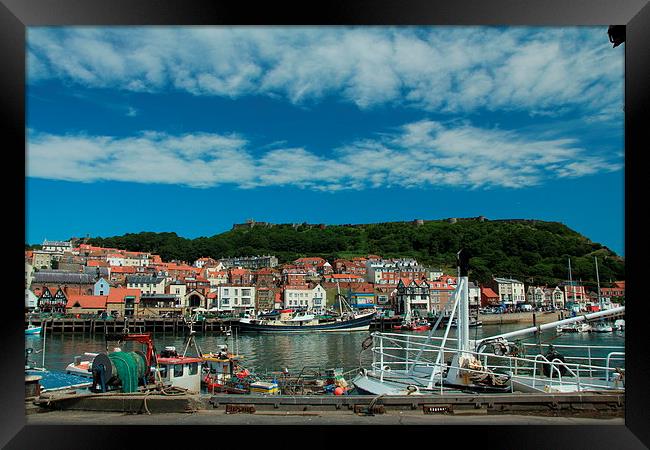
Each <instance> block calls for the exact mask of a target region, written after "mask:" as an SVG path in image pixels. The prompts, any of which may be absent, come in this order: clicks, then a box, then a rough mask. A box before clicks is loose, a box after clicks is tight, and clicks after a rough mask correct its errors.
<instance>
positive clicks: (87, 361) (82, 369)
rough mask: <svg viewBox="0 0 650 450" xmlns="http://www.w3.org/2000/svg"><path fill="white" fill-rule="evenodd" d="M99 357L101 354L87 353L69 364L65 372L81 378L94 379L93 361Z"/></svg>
mask: <svg viewBox="0 0 650 450" xmlns="http://www.w3.org/2000/svg"><path fill="white" fill-rule="evenodd" d="M97 355H99V353H90V352H86V353H84V354H83V357H85V358H84V359H82V356H76V357H75V359H74V362H71V363H70V364H68V366H67V367H66V368H65V372H66V373H68V374H71V375H78V376H80V377H85V378H92V377H93V373H92V370H93V359H95V357H96V356H97Z"/></svg>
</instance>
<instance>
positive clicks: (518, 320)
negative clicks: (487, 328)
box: [478, 312, 567, 325]
mask: <svg viewBox="0 0 650 450" xmlns="http://www.w3.org/2000/svg"><path fill="white" fill-rule="evenodd" d="M533 315H534V316H535V317H534V320H533ZM562 318H565V319H566V318H567V316H564V317H562V315H561V314H560V313H557V312H551V313H540V312H536V313H532V312H522V313H508V314H479V316H478V320H480V321H482V322H483V325H506V324H524V325H533V323H534V324H537V325H539V324H543V323H549V322H554V321H556V320H561V319H562Z"/></svg>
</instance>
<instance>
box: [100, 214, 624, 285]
mask: <svg viewBox="0 0 650 450" xmlns="http://www.w3.org/2000/svg"><path fill="white" fill-rule="evenodd" d="M89 242H90V243H92V244H93V245H101V246H105V247H115V248H121V249H128V250H132V251H148V252H153V253H157V254H159V255H160V256H161V257H162V258H163V260H171V259H179V260H185V261H190V262H191V261H194V260H195V259H197V258H199V257H201V256H211V257H213V258H217V259H218V258H221V257H227V256H242V255H263V254H272V255H276V256H277V257H278V258H279V260H280V262H288V261H293V260H294V259H296V258H299V257H302V256H321V257H324V258H327V259H329V260H330V261H333V260H334V259H336V258H351V257H353V256H365V255H368V254H377V255H381V256H383V257H414V258H417V260H418V261H420V262H421V263H423V264H426V265H428V266H431V267H439V268H443V269H445V270H446V272H447V273H454V270H455V268H454V266H455V254H456V252H457V251H458V250H459V249H460V248H466V249H468V250H469V251H470V253H471V254H472V255H473V258H472V260H471V274H470V278H471V279H472V280H478V281H480V282H484V281H486V280H488V279H490V277H491V276H511V277H515V278H519V279H520V280H521V281H525V282H530V279H531V278H532V279H533V280H534V282H535V283H548V284H553V283H557V282H559V281H562V280H566V279H567V278H568V267H567V264H568V261H567V258H569V257H570V258H571V266H572V274H573V279H574V280H582V281H583V282H585V284H589V283H590V282H595V278H596V272H595V266H594V258H593V257H594V256H598V267H599V272H600V279H601V282H602V284H603V285H605V284H606V283H607V282H608V281H610V279H611V280H622V279H625V265H624V261H623V259H622V258H621V257H619V256H617V255H616V254H615V253H614V252H612V251H611V250H609V249H608V248H607V247H604V246H602V245H601V244H598V243H594V242H591V241H590V240H589V239H587V238H586V237H584V236H582V235H581V234H579V233H577V232H575V231H573V230H571V229H570V228H568V227H567V226H566V225H563V224H561V223H558V222H545V221H539V220H484V221H483V220H477V219H458V220H457V221H455V223H452V221H450V220H437V221H423V222H422V221H420V222H419V223H415V222H391V223H380V224H364V225H328V226H318V225H307V224H303V225H291V224H286V225H269V224H262V225H257V226H254V227H237V228H235V229H233V230H231V231H227V232H225V233H221V234H217V235H214V236H212V237H199V238H196V239H186V238H182V237H179V236H177V235H176V233H152V232H142V233H137V234H132V233H129V234H125V235H124V236H115V237H109V238H100V237H97V238H92V239H90V241H89Z"/></svg>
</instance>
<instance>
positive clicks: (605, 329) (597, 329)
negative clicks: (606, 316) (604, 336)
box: [591, 322, 614, 333]
mask: <svg viewBox="0 0 650 450" xmlns="http://www.w3.org/2000/svg"><path fill="white" fill-rule="evenodd" d="M591 331H592V332H594V333H611V332H612V331H614V328H613V327H612V326H611V325H610V324H608V323H607V322H597V323H595V324H594V326H593V327H592V328H591Z"/></svg>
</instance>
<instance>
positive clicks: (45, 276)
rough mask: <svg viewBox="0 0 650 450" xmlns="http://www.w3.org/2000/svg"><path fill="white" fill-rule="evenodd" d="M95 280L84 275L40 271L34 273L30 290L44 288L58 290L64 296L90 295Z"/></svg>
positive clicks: (90, 276) (57, 271) (58, 271)
mask: <svg viewBox="0 0 650 450" xmlns="http://www.w3.org/2000/svg"><path fill="white" fill-rule="evenodd" d="M94 286H95V279H94V277H93V276H92V275H88V274H85V273H71V272H66V271H60V270H41V271H39V272H35V273H34V278H33V279H32V289H40V290H41V291H42V290H43V288H44V287H48V288H53V289H55V290H56V289H58V288H59V287H61V288H62V289H63V290H64V291H65V293H66V294H79V295H82V294H83V295H92V293H93V288H94Z"/></svg>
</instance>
